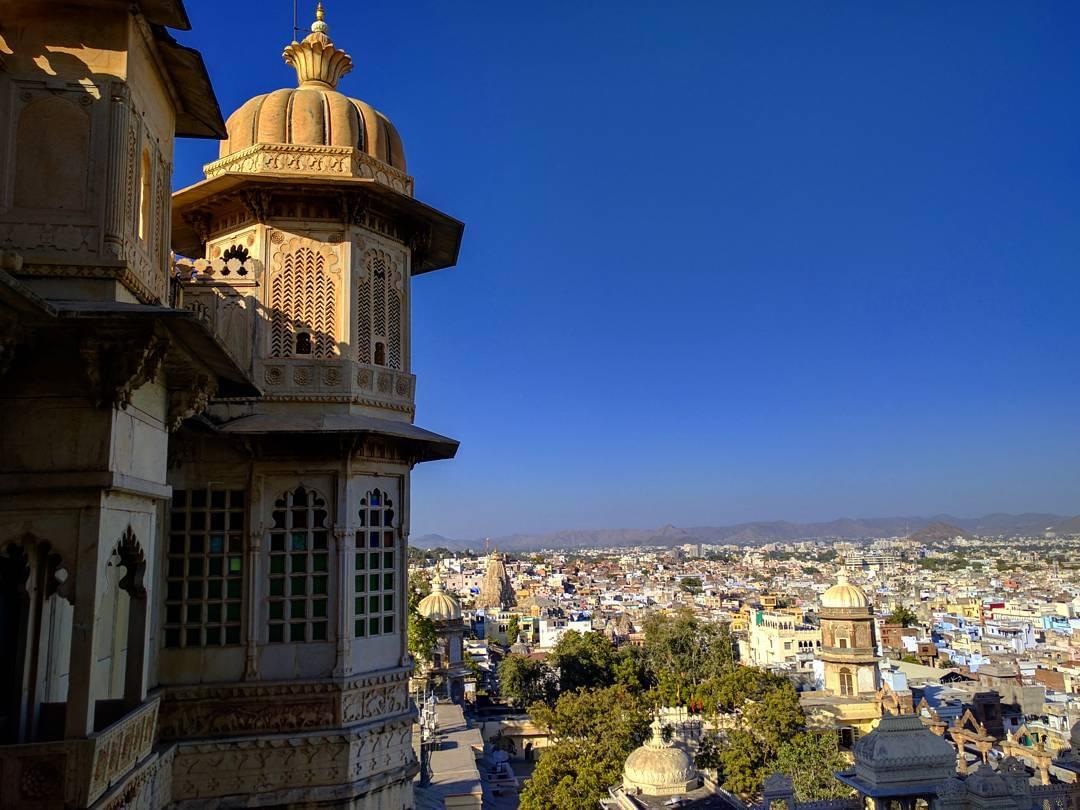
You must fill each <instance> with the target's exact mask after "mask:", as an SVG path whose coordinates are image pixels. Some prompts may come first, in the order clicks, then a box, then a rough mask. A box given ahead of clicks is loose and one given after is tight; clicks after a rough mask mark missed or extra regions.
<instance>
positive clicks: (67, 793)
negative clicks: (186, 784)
mask: <svg viewBox="0 0 1080 810" xmlns="http://www.w3.org/2000/svg"><path fill="white" fill-rule="evenodd" d="M158 703H159V699H158V698H157V697H153V698H150V699H148V700H147V701H146V702H145V703H143V704H142V705H140V706H139V707H138V708H136V709H135V710H134V711H131V712H129V713H128V714H126V715H124V716H123V717H121V718H120V719H119V720H117V721H116V722H115V723H113V724H111V725H109V726H107V727H106V728H104V729H102V730H101V732H99V733H95V734H92V735H90V736H89V737H87V738H86V739H73V740H63V741H56V742H44V743H28V744H25V745H5V746H0V773H3V775H4V778H3V779H2V780H0V806H2V807H21V806H24V805H27V804H32V805H33V806H34V807H38V808H41V809H42V810H46V809H50V810H51V808H54V807H55V808H57V809H58V810H59V809H60V808H63V807H65V806H77V807H87V806H89V805H91V804H93V803H94V802H95V801H96V800H97V799H98V798H99V797H100V796H101V795H102V794H103V793H105V791H106V790H108V789H109V787H111V786H112V785H115V784H116V783H117V782H119V781H120V780H121V779H123V778H124V777H125V776H126V775H127V774H128V773H129V772H130V771H131V770H132V768H134V767H135V765H136V763H138V762H139V761H140V760H142V759H144V758H145V757H147V756H149V754H150V751H151V749H152V748H153V745H154V739H155V736H156V733H157V715H158Z"/></svg>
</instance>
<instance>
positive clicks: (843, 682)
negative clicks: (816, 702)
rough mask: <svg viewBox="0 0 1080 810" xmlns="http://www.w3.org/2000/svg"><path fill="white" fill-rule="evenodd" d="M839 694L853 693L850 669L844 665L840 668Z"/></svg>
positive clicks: (853, 687)
mask: <svg viewBox="0 0 1080 810" xmlns="http://www.w3.org/2000/svg"><path fill="white" fill-rule="evenodd" d="M840 694H841V695H854V694H855V686H854V681H853V680H852V677H851V670H850V669H847V668H846V667H845V668H844V669H842V670H840Z"/></svg>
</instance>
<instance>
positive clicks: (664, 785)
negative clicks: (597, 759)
mask: <svg viewBox="0 0 1080 810" xmlns="http://www.w3.org/2000/svg"><path fill="white" fill-rule="evenodd" d="M609 795H610V799H605V800H604V801H602V802H601V805H602V806H603V807H606V808H608V810H616V809H618V810H641V808H668V807H680V808H684V809H685V810H713V809H714V808H723V810H745V805H743V804H742V802H740V801H739V800H738V799H737V798H735V797H734V796H732V795H731V794H730V793H728V792H727V791H725V790H722V789H721V788H720V787H718V786H717V785H716V783H715V782H713V781H712V780H711V779H710V778H709V777H708V776H706V775H704V774H702V773H701V772H700V771H698V769H697V768H696V767H695V766H694V760H693V757H691V756H690V754H689V753H687V751H686V750H685V749H684V748H681V747H679V746H678V745H676V744H674V743H670V742H665V741H664V729H663V723H662V721H661V719H660V716H659V715H657V717H656V718H655V719H654V720H653V722H652V726H651V736H650V737H649V739H648V740H647V741H646V742H645V744H644V745H642V746H640V747H638V748H635V749H634V750H633V751H631V752H630V756H628V757H627V758H626V763H625V764H624V765H623V779H622V783H621V784H619V785H616V786H615V787H613V788H611V790H610V791H609Z"/></svg>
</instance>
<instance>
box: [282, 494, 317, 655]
mask: <svg viewBox="0 0 1080 810" xmlns="http://www.w3.org/2000/svg"><path fill="white" fill-rule="evenodd" d="M327 518H328V512H327V509H326V501H325V500H324V499H323V498H322V497H321V496H319V495H318V494H317V493H316V492H315V491H314V490H308V489H304V487H297V488H296V489H295V490H293V491H292V492H286V493H285V494H284V495H283V496H281V497H280V498H278V499H277V501H275V502H274V513H273V520H274V526H273V528H272V529H271V530H270V579H269V584H270V591H269V603H268V604H269V633H268V640H269V641H270V642H271V643H275V642H292V643H295V642H302V641H326V640H328V632H329V629H328V628H329V622H328V618H327V610H328V599H329V586H330V529H329V527H328V526H327Z"/></svg>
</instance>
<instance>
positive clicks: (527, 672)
mask: <svg viewBox="0 0 1080 810" xmlns="http://www.w3.org/2000/svg"><path fill="white" fill-rule="evenodd" d="M498 674H499V695H500V696H502V698H503V700H506V701H508V702H509V703H511V704H513V705H514V706H517V707H518V708H525V707H526V706H531V705H532V704H534V703H536V702H538V701H550V700H551V699H552V698H553V697H554V693H555V686H556V684H555V673H554V672H552V670H551V667H549V666H548V665H547V664H545V663H544V662H543V661H536V660H534V659H532V658H529V657H528V656H524V655H518V654H517V653H511V654H510V655H508V656H506V657H505V658H504V659H503V660H502V661H500V662H499V669H498Z"/></svg>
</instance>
